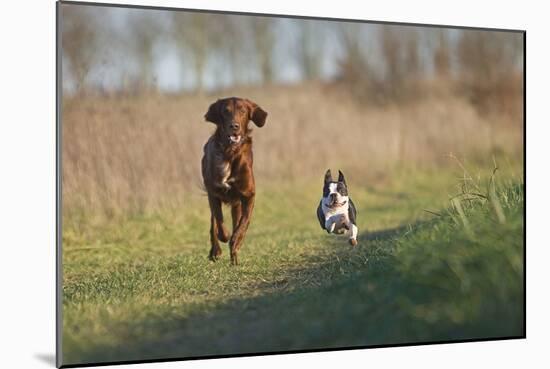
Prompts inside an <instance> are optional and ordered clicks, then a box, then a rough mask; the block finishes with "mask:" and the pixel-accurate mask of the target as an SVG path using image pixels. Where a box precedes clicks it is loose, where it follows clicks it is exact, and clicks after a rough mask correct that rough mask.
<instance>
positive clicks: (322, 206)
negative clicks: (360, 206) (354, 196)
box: [317, 169, 357, 246]
mask: <svg viewBox="0 0 550 369" xmlns="http://www.w3.org/2000/svg"><path fill="white" fill-rule="evenodd" d="M317 218H318V219H319V224H320V225H321V228H322V229H325V230H326V231H327V232H328V233H336V234H342V233H344V232H345V231H346V230H347V231H348V232H349V243H350V244H351V245H352V246H355V245H357V224H356V218H357V210H356V209H355V205H353V202H352V201H351V198H350V197H349V194H348V186H347V185H346V179H345V178H344V174H343V173H342V172H341V171H338V181H337V182H335V181H333V180H332V174H331V173H330V169H329V170H327V172H326V173H325V184H324V186H323V197H322V198H321V201H320V202H319V206H318V207H317Z"/></svg>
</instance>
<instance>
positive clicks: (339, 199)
mask: <svg viewBox="0 0 550 369" xmlns="http://www.w3.org/2000/svg"><path fill="white" fill-rule="evenodd" d="M348 201H349V196H348V187H347V185H346V179H345V178H344V174H343V173H342V172H341V171H338V181H333V180H332V174H331V173H330V169H329V170H327V172H326V173H325V183H324V186H323V203H324V204H325V205H326V206H328V207H329V208H337V207H340V206H344V205H346V204H347V203H348Z"/></svg>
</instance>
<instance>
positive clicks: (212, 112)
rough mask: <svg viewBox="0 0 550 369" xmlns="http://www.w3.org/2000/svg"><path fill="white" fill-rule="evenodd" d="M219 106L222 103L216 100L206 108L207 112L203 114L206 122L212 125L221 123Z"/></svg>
mask: <svg viewBox="0 0 550 369" xmlns="http://www.w3.org/2000/svg"><path fill="white" fill-rule="evenodd" d="M221 104H222V101H221V100H219V99H218V100H217V101H216V102H215V103H212V104H211V105H210V107H209V108H208V111H207V112H206V114H204V119H205V120H206V121H207V122H212V123H214V124H220V123H221V122H222V117H221V112H220V110H221Z"/></svg>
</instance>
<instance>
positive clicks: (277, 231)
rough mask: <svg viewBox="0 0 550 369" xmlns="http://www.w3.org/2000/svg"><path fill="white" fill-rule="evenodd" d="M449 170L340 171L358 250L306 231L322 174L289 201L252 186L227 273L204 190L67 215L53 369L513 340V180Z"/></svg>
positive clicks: (509, 171) (519, 294)
mask: <svg viewBox="0 0 550 369" xmlns="http://www.w3.org/2000/svg"><path fill="white" fill-rule="evenodd" d="M452 167H453V168H456V169H438V170H431V171H430V170H427V169H426V170H422V171H420V170H414V171H413V170H412V169H411V170H404V169H403V170H399V171H395V172H391V173H387V176H386V177H384V178H379V179H378V180H372V179H371V180H367V179H354V176H353V173H346V174H347V177H348V182H349V183H350V193H351V196H352V198H353V200H354V202H355V204H356V206H357V208H358V227H359V232H360V236H359V245H358V247H356V248H354V249H353V248H351V247H350V246H349V245H348V243H347V242H346V239H345V238H339V237H336V236H332V235H327V234H326V233H325V232H324V231H322V230H321V229H320V227H319V225H318V223H317V219H316V216H315V209H316V206H317V204H318V201H319V197H320V195H321V181H322V178H321V175H322V173H321V175H320V176H319V180H318V183H317V182H314V181H303V182H300V181H295V182H293V184H292V186H291V187H289V188H286V187H285V185H284V184H283V185H282V187H281V186H277V187H275V186H274V185H273V183H274V182H271V183H272V184H270V183H269V182H268V181H262V180H259V181H258V184H257V185H258V193H257V199H256V208H255V214H254V217H253V220H252V224H251V226H250V229H249V232H248V234H247V237H246V239H245V242H244V245H243V248H242V251H241V254H240V261H241V265H239V266H238V267H231V266H230V265H229V253H228V249H227V247H225V248H224V250H223V251H224V254H223V255H222V260H221V261H220V262H217V263H212V262H209V261H208V260H207V254H208V250H209V241H208V229H209V213H208V206H207V201H206V198H205V197H204V196H203V195H202V194H200V192H199V191H196V192H195V193H194V194H191V195H189V196H188V198H187V201H186V202H185V206H178V207H174V208H167V209H165V210H162V211H156V212H153V211H152V212H146V213H136V214H135V215H132V216H128V217H114V218H112V219H111V220H110V221H105V220H104V219H102V218H99V217H98V218H97V219H96V218H93V217H90V216H89V214H86V213H81V214H79V213H78V212H77V211H72V212H71V213H70V217H65V218H64V221H63V353H64V358H63V363H64V364H76V363H86V362H101V361H119V360H143V359H155V358H169V357H191V356H208V355H224V354H236V353H247V352H267V351H281V350H301V349H319V348H330V347H342V346H346V347H349V346H365V345H381V344H396V343H404V342H427V341H434V340H459V339H471V338H487V337H502V336H520V335H522V334H523V333H524V331H523V329H524V327H523V313H524V312H523V227H524V223H523V207H524V204H523V183H522V175H521V173H522V170H521V169H520V167H519V166H518V165H508V164H507V165H503V166H502V168H501V169H499V170H498V171H497V173H496V175H495V176H494V177H491V166H490V165H489V166H487V165H485V164H484V165H482V166H480V168H481V169H475V166H474V169H472V172H470V173H467V174H466V175H465V172H463V170H462V169H460V167H459V166H456V167H455V166H452ZM491 178H494V181H491ZM289 186H290V185H289ZM293 193H299V194H300V196H292V194H293ZM454 195H458V196H457V197H452V196H454ZM226 214H228V213H226ZM226 219H230V217H229V216H226Z"/></svg>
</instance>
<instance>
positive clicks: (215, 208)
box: [208, 196, 229, 242]
mask: <svg viewBox="0 0 550 369" xmlns="http://www.w3.org/2000/svg"><path fill="white" fill-rule="evenodd" d="M208 202H209V203H210V211H211V212H212V216H213V217H214V219H215V221H216V229H217V235H218V240H220V241H221V242H227V241H229V232H227V229H225V226H224V225H223V213H222V202H221V200H220V199H218V198H216V197H213V196H208Z"/></svg>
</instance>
